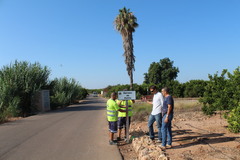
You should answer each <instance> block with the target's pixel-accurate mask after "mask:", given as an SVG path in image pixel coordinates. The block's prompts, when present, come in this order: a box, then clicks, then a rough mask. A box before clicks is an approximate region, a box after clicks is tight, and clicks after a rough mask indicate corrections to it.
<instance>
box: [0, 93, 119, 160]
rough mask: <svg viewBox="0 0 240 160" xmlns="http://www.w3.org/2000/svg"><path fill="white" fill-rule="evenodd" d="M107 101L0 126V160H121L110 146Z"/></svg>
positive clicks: (94, 99)
mask: <svg viewBox="0 0 240 160" xmlns="http://www.w3.org/2000/svg"><path fill="white" fill-rule="evenodd" d="M105 105H106V100H104V99H102V98H98V97H89V98H87V99H86V101H85V102H83V103H81V104H79V105H73V106H70V107H68V108H65V109H62V110H58V111H54V112H48V113H45V114H40V115H36V116H32V117H28V118H24V119H21V120H18V121H15V122H9V123H5V124H2V125H0V160H121V159H122V158H121V155H120V153H119V151H118V148H117V146H110V145H109V144H108V126H107V125H108V123H107V121H106V110H105V108H106V107H105Z"/></svg>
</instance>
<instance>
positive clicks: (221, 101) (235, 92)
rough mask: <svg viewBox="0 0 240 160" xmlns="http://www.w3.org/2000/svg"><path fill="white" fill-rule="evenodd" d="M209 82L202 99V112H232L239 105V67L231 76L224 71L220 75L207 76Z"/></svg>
mask: <svg viewBox="0 0 240 160" xmlns="http://www.w3.org/2000/svg"><path fill="white" fill-rule="evenodd" d="M209 79H210V80H209V82H208V84H207V85H206V87H205V92H204V96H203V98H201V99H200V101H201V102H202V103H203V105H204V106H203V111H204V113H206V114H212V113H213V112H214V111H217V110H220V111H221V110H232V109H234V108H235V107H237V106H238V105H239V103H240V97H239V95H240V91H239V89H240V67H238V68H237V69H236V70H235V71H234V72H233V74H231V73H229V72H228V71H227V70H226V69H225V70H223V71H222V73H221V75H218V73H216V74H214V75H209Z"/></svg>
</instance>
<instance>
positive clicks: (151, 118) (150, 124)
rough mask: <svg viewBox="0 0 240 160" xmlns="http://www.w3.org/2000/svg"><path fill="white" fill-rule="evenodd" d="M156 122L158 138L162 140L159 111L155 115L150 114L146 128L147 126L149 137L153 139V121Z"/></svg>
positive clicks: (160, 114)
mask: <svg viewBox="0 0 240 160" xmlns="http://www.w3.org/2000/svg"><path fill="white" fill-rule="evenodd" d="M155 121H156V122H157V127H158V139H159V140H162V133H161V127H162V113H159V114H157V115H150V116H149V119H148V128H149V136H150V138H151V139H154V130H153V123H154V122H155Z"/></svg>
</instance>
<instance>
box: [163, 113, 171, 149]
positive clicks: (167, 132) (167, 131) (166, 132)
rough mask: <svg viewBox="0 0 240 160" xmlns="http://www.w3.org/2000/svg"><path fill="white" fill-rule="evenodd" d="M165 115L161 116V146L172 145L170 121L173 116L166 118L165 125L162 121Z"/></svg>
mask: <svg viewBox="0 0 240 160" xmlns="http://www.w3.org/2000/svg"><path fill="white" fill-rule="evenodd" d="M166 116H167V114H165V115H164V116H163V119H162V146H166V144H168V145H172V119H173V114H170V115H169V116H168V123H165V122H164V120H165V119H166Z"/></svg>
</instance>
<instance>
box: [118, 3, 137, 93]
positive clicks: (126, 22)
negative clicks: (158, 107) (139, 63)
mask: <svg viewBox="0 0 240 160" xmlns="http://www.w3.org/2000/svg"><path fill="white" fill-rule="evenodd" d="M114 24H115V28H116V30H117V31H118V32H120V34H121V35H122V39H123V48H124V54H123V56H124V57H125V64H126V65H127V72H128V75H129V77H130V88H131V90H132V88H133V71H134V70H135V67H134V63H135V56H134V53H133V47H134V46H133V32H135V28H137V27H138V24H137V18H136V17H135V16H134V15H133V13H132V12H130V9H126V8H125V7H124V8H123V9H120V10H119V14H118V15H117V17H116V18H115V21H114Z"/></svg>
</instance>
